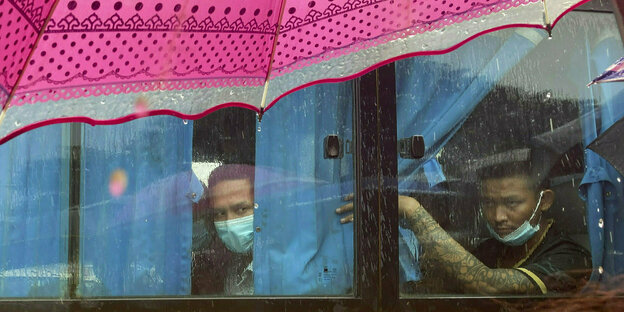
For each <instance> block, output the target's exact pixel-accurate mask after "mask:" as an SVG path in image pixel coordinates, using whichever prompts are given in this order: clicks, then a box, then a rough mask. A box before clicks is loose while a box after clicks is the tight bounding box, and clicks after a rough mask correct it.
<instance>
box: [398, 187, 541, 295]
mask: <svg viewBox="0 0 624 312" xmlns="http://www.w3.org/2000/svg"><path fill="white" fill-rule="evenodd" d="M399 211H400V213H401V214H402V215H403V216H404V217H405V218H406V219H407V220H408V222H409V225H410V228H411V230H412V231H414V233H415V234H416V236H417V237H418V241H419V243H420V244H422V247H423V248H424V250H425V252H426V253H427V254H428V257H430V258H431V259H433V260H434V261H435V262H436V263H438V264H439V266H440V267H442V268H443V269H444V270H445V271H446V273H447V274H448V275H449V276H454V277H455V278H456V279H457V281H458V282H459V284H460V286H461V287H462V288H463V289H464V290H465V291H466V292H470V293H479V294H488V295H495V294H538V293H540V291H539V289H538V288H537V286H535V285H534V284H533V283H532V282H531V281H530V280H529V278H528V277H527V276H526V275H524V274H523V273H522V272H520V271H518V270H515V269H491V268H488V267H487V266H486V265H484V264H483V263H482V262H481V261H479V259H477V258H476V257H475V256H473V255H472V254H471V253H469V252H468V251H466V249H464V248H463V247H462V246H461V245H460V244H459V243H457V242H456V241H455V240H454V239H453V238H452V237H451V236H450V235H448V234H447V233H446V231H444V229H442V227H440V225H439V224H438V223H437V222H436V221H435V220H434V219H433V218H432V217H431V215H429V213H428V212H427V211H426V210H425V209H424V208H423V207H422V206H421V205H420V203H419V202H418V201H417V200H415V199H414V198H411V197H407V196H399Z"/></svg>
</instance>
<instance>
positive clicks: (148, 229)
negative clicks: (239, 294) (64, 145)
mask: <svg viewBox="0 0 624 312" xmlns="http://www.w3.org/2000/svg"><path fill="white" fill-rule="evenodd" d="M192 135H193V124H192V122H186V121H184V122H183V121H182V120H181V119H178V118H175V117H171V116H158V117H149V118H143V119H139V120H135V121H133V122H129V123H125V124H121V125H116V126H98V127H90V126H85V127H84V136H83V143H82V144H83V154H82V169H81V172H82V173H83V174H82V177H81V184H82V189H81V194H82V198H81V207H82V209H81V212H80V213H81V244H80V261H81V270H82V271H81V273H82V274H81V282H80V286H79V292H80V295H82V296H139V295H147V296H149V295H184V294H186V295H188V294H190V276H191V272H190V271H191V256H190V251H191V240H192V239H191V236H192V208H191V204H192V202H193V201H196V200H198V199H199V198H200V197H201V195H202V187H201V184H200V183H199V181H198V180H197V178H196V177H195V176H194V175H193V174H192V172H191V155H192ZM112 173H116V175H117V177H119V176H126V177H127V188H126V189H125V192H124V193H123V194H121V195H120V196H118V197H116V196H112V195H111V192H110V191H109V187H108V186H109V183H110V179H111V174H112Z"/></svg>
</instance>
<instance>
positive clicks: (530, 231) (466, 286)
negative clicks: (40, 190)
mask: <svg viewBox="0 0 624 312" xmlns="http://www.w3.org/2000/svg"><path fill="white" fill-rule="evenodd" d="M557 26H558V27H557V28H556V29H555V30H554V31H553V33H552V38H549V37H548V35H547V34H546V33H544V32H541V31H535V30H532V29H508V30H504V31H499V32H495V33H491V34H488V35H484V36H482V37H480V38H478V39H476V40H473V41H471V42H468V43H466V44H465V45H464V46H462V47H460V48H458V49H457V50H455V51H453V52H451V53H448V54H445V55H439V56H426V57H418V58H412V59H407V60H402V61H398V62H396V86H397V131H398V137H399V140H401V141H400V143H399V145H400V147H401V152H402V155H401V156H400V158H399V163H398V175H399V193H400V195H401V197H400V199H399V206H400V209H399V212H400V217H401V220H400V223H399V224H400V229H399V233H400V235H399V236H400V238H399V242H398V243H399V260H400V277H401V279H400V281H399V283H400V289H401V292H402V295H403V296H423V295H428V294H473V295H474V294H482V295H500V294H505V295H533V294H546V295H549V294H564V293H568V294H569V293H573V292H576V291H579V290H580V289H583V287H585V286H586V283H587V281H588V280H589V278H590V276H591V274H592V269H593V272H594V274H602V273H603V272H602V271H603V270H604V268H603V267H602V266H598V265H594V266H592V257H591V253H590V250H591V248H590V236H591V234H592V231H596V230H602V229H603V226H604V225H603V224H602V223H601V222H602V219H601V218H600V217H596V216H595V213H593V212H594V211H597V212H598V213H600V211H601V210H603V209H608V208H607V207H604V206H603V203H604V205H610V203H608V202H604V201H603V199H604V198H605V197H604V196H605V195H604V194H606V193H602V194H598V193H591V191H589V192H588V189H590V188H593V187H595V183H596V179H595V177H593V176H594V174H592V171H593V170H599V171H601V172H603V171H604V177H605V180H606V181H609V182H608V183H606V184H607V185H612V184H615V185H617V184H619V182H620V181H621V178H620V175H619V174H618V173H617V171H615V170H614V169H613V168H612V167H610V165H608V164H606V163H605V162H604V160H599V159H598V158H599V157H597V156H596V155H595V154H594V153H593V152H591V151H587V150H585V146H586V145H587V144H589V142H591V141H592V140H594V139H595V138H596V129H600V127H603V129H606V128H604V127H608V126H609V125H611V124H613V120H617V119H618V118H619V117H620V116H621V113H620V109H618V108H617V106H616V105H615V103H617V101H619V100H621V98H622V96H623V94H624V93H623V92H622V91H623V90H624V87H622V86H621V85H601V86H598V87H596V86H593V87H591V88H587V87H585V84H587V82H589V81H591V79H593V78H594V77H595V76H597V75H598V74H599V73H600V72H601V71H602V68H606V66H608V65H609V62H613V61H615V60H616V59H617V58H618V57H619V55H621V54H623V52H624V51H623V49H622V43H621V40H620V36H619V33H618V31H617V28H616V24H615V22H614V19H613V16H612V15H608V14H600V13H587V12H572V13H570V14H569V15H567V16H566V17H564V18H563V19H562V20H561V21H560V24H558V25H557ZM599 131H600V130H599ZM423 142H424V143H423ZM422 154H424V156H423V155H422ZM592 185H594V186H592ZM614 195H615V193H614ZM614 195H611V196H612V197H613V196H614ZM618 196H619V195H618ZM621 200H622V198H621V197H618V198H617V200H616V201H621ZM598 202H600V204H598ZM588 203H589V204H588ZM613 204H614V205H616V206H617V205H618V204H617V203H613ZM587 211H590V214H589V215H588V213H587ZM588 231H589V233H588ZM611 235H613V233H612V234H611ZM613 248H614V250H615V249H617V248H615V247H613ZM594 278H595V276H594Z"/></svg>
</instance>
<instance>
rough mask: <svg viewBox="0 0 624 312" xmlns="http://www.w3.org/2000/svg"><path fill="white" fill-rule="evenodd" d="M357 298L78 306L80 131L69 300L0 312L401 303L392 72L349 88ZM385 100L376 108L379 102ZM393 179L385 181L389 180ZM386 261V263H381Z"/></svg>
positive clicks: (95, 301) (83, 301)
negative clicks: (353, 172)
mask: <svg viewBox="0 0 624 312" xmlns="http://www.w3.org/2000/svg"><path fill="white" fill-rule="evenodd" d="M382 81H383V82H384V83H383V86H382V83H381V82H382ZM354 92H355V94H354V103H353V107H354V118H353V120H354V125H353V127H354V133H355V135H354V136H355V137H354V154H355V155H354V156H355V157H354V167H355V176H356V177H355V180H356V181H355V183H356V189H355V203H356V207H357V209H356V214H357V215H358V217H357V218H355V224H354V226H355V227H356V230H355V245H354V246H355V248H356V250H355V255H356V256H355V258H356V259H355V268H354V270H355V272H354V283H355V285H354V286H355V293H354V295H353V296H343V297H255V296H254V297H200V296H193V297H136V298H135V297H116V298H108V297H107V298H80V297H78V295H77V287H78V282H79V271H80V268H79V247H80V176H81V172H80V161H81V160H80V155H81V146H82V145H81V137H82V136H81V126H82V125H81V124H72V125H71V128H70V132H71V137H70V141H71V151H70V152H71V157H70V183H69V184H70V185H69V188H70V213H69V235H68V243H69V248H68V249H69V251H68V256H69V259H68V262H69V265H68V267H69V269H68V273H69V276H71V278H70V279H69V281H68V285H67V296H68V297H69V298H49V299H39V298H34V299H32V298H1V299H0V311H15V310H28V311H39V310H41V311H46V312H47V311H91V310H94V311H154V310H157V311H249V310H260V311H289V310H290V311H302V310H303V311H306V310H318V311H325V310H331V311H344V310H348V311H381V310H383V311H387V310H388V309H389V308H390V307H392V306H393V305H396V303H397V299H398V283H396V281H398V261H396V258H397V255H398V246H397V245H396V244H394V243H393V242H396V239H397V237H398V236H397V233H398V213H397V199H398V197H397V192H396V179H395V178H392V177H395V176H396V170H397V165H396V164H397V159H396V109H395V91H394V65H392V64H390V65H387V66H384V67H383V68H381V69H377V70H374V71H372V72H370V73H368V74H366V75H364V76H362V77H360V78H358V79H355V80H354ZM380 98H382V99H384V101H383V103H379V101H378V99H380ZM389 177H390V178H389ZM382 255H383V256H382Z"/></svg>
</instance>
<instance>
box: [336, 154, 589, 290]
mask: <svg viewBox="0 0 624 312" xmlns="http://www.w3.org/2000/svg"><path fill="white" fill-rule="evenodd" d="M502 158H507V157H506V156H505V155H503V157H502ZM508 160H509V159H506V161H508ZM532 171H534V170H532V169H531V166H530V162H529V161H516V162H507V163H502V164H498V165H493V166H489V167H485V168H482V169H481V170H479V176H480V183H479V184H480V210H481V216H482V217H483V218H484V221H485V223H486V225H487V228H488V231H489V233H490V235H491V236H492V238H491V239H488V240H486V241H485V242H483V243H482V244H480V245H479V246H478V248H477V250H476V251H475V252H474V254H471V253H470V252H468V251H467V250H466V249H464V248H463V247H462V246H461V245H460V244H459V243H457V242H456V241H455V240H454V239H453V238H452V237H451V236H450V235H448V234H447V233H446V232H445V231H444V229H442V227H440V225H439V224H438V223H437V222H436V221H435V220H434V219H433V218H432V217H431V215H430V214H429V213H428V212H427V211H426V210H425V208H423V206H422V205H421V204H420V203H419V202H418V201H417V200H416V199H414V198H412V197H408V196H399V214H400V217H403V218H405V219H406V220H407V222H408V224H409V227H410V229H411V230H412V231H413V232H414V233H415V234H416V236H417V237H418V241H419V243H420V244H421V246H422V249H423V250H424V255H425V256H424V257H426V258H428V259H429V260H430V261H428V263H431V264H432V266H433V267H430V268H426V269H428V270H434V271H435V270H439V271H436V272H438V273H443V275H444V276H446V277H447V278H448V279H451V280H453V281H454V283H453V284H455V285H456V286H458V287H459V288H460V289H461V290H462V291H464V292H465V293H477V294H484V295H503V294H505V295H509V294H547V293H561V292H569V291H573V290H576V289H577V288H578V287H579V286H581V285H582V282H583V281H584V280H586V279H587V278H588V277H589V273H590V270H591V257H590V255H589V253H588V251H587V250H586V249H584V248H583V247H581V246H580V245H579V244H577V243H576V242H574V241H573V240H571V239H569V238H568V237H567V236H566V235H565V233H563V232H564V231H562V229H560V228H558V227H557V223H556V220H553V219H549V218H546V217H543V216H542V214H543V213H544V212H545V211H547V210H548V209H549V208H550V206H551V205H552V203H553V201H554V199H555V193H554V191H552V190H551V189H549V188H548V187H547V185H545V184H544V183H540V182H539V181H538V179H537V178H535V174H534V172H532ZM351 209H352V204H347V205H345V206H343V207H341V208H340V209H339V211H338V212H339V213H342V212H345V211H349V210H351ZM343 220H344V219H343ZM438 273H436V274H438ZM437 276H440V275H437Z"/></svg>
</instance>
